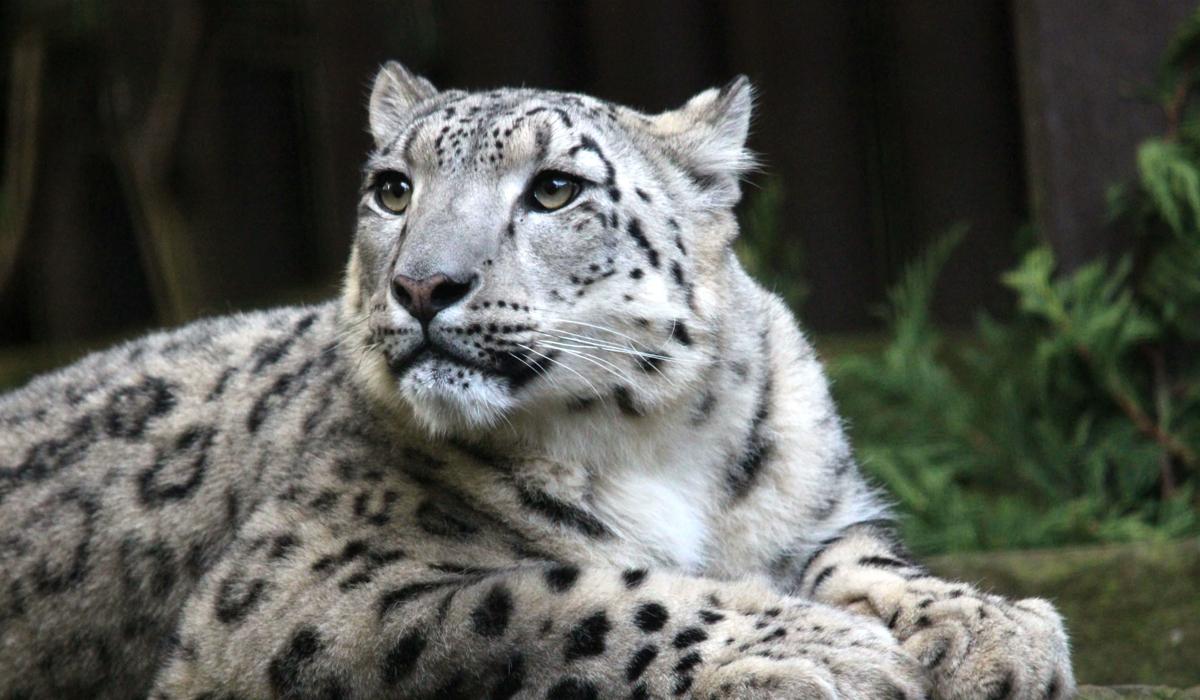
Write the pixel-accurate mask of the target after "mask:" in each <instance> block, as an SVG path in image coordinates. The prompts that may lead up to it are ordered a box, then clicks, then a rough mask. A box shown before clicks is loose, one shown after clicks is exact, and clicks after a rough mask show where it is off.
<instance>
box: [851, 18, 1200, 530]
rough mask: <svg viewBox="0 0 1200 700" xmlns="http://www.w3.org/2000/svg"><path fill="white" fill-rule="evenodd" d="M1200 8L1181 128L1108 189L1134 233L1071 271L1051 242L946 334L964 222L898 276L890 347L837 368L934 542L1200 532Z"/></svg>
mask: <svg viewBox="0 0 1200 700" xmlns="http://www.w3.org/2000/svg"><path fill="white" fill-rule="evenodd" d="M1198 65H1200V11H1197V13H1196V14H1195V15H1194V16H1193V17H1192V18H1190V19H1189V20H1188V21H1187V22H1186V23H1185V25H1184V27H1183V28H1182V29H1181V32H1180V35H1179V37H1178V38H1177V39H1176V40H1175V42H1174V43H1173V44H1172V45H1171V47H1170V48H1169V50H1168V54H1167V59H1166V61H1165V62H1164V66H1163V70H1162V75H1161V80H1162V90H1161V95H1162V98H1161V102H1162V105H1163V110H1164V114H1165V115H1166V122H1167V130H1166V133H1164V134H1163V135H1162V136H1161V137H1159V138H1152V139H1149V140H1147V141H1146V142H1144V143H1142V144H1141V145H1140V147H1139V148H1138V150H1137V154H1136V160H1137V168H1138V169H1137V172H1138V176H1137V180H1136V181H1135V182H1133V183H1130V184H1128V185H1125V186H1123V187H1118V188H1114V190H1113V191H1112V192H1111V193H1110V206H1111V210H1112V213H1113V217H1114V219H1116V220H1119V221H1121V222H1123V224H1125V225H1126V227H1127V228H1129V229H1130V230H1133V231H1135V232H1136V233H1135V236H1136V244H1135V245H1134V246H1133V248H1132V250H1131V251H1130V252H1128V253H1126V254H1124V255H1122V256H1121V257H1119V258H1118V259H1116V260H1115V261H1111V262H1110V261H1105V260H1098V261H1095V262H1093V263H1091V264H1089V265H1086V266H1084V267H1082V268H1080V269H1077V270H1074V271H1071V272H1069V273H1067V272H1062V271H1059V270H1057V268H1056V263H1055V259H1054V255H1053V253H1052V252H1051V250H1050V249H1049V248H1048V247H1047V246H1045V245H1038V246H1034V247H1032V248H1031V249H1029V250H1028V251H1026V253H1025V254H1024V257H1023V259H1022V260H1021V262H1020V264H1019V265H1018V266H1017V268H1016V269H1014V270H1012V271H1010V272H1008V273H1007V274H1006V275H1005V276H1004V278H1003V281H1004V284H1005V285H1007V286H1008V287H1010V288H1011V289H1012V290H1013V291H1014V292H1015V294H1016V297H1017V308H1016V311H1015V313H1014V315H1013V318H1012V319H1011V320H1007V321H998V320H995V319H992V318H988V317H982V318H981V319H980V321H979V324H978V329H977V331H978V332H977V335H976V337H975V338H974V339H972V340H971V341H968V342H957V343H948V342H946V340H945V338H944V337H943V335H942V334H941V333H939V332H938V330H937V328H935V326H934V324H933V323H932V321H931V319H930V313H929V302H930V297H931V295H932V293H933V287H934V283H935V281H936V279H937V275H938V271H939V270H940V269H941V267H942V265H943V264H944V263H945V261H946V259H947V257H948V256H949V254H950V252H951V251H952V249H953V247H954V246H955V245H956V244H957V243H958V242H959V241H960V240H961V239H962V238H963V236H964V235H965V229H964V228H959V229H956V230H954V231H952V232H951V233H950V234H948V235H946V236H945V237H944V238H942V239H941V240H940V241H938V242H937V243H936V244H935V245H934V246H932V248H931V249H930V250H928V251H927V252H926V253H925V254H924V256H923V257H921V258H920V259H919V260H917V261H916V262H915V263H913V264H912V265H911V266H910V267H909V268H908V270H907V272H906V274H905V275H904V276H903V279H902V280H901V282H900V283H899V284H898V285H897V286H896V287H895V288H894V289H893V290H892V291H891V292H890V294H889V297H888V303H887V305H886V308H885V309H884V316H885V318H886V321H887V323H888V326H889V328H890V331H891V340H890V342H889V344H888V345H887V347H886V348H885V349H884V350H883V352H882V353H881V354H880V355H879V356H867V355H849V356H843V357H841V358H838V359H836V360H835V361H834V363H833V366H832V368H831V370H832V374H833V377H834V388H835V393H836V394H837V397H838V399H839V404H840V406H841V408H842V410H843V412H844V414H845V415H846V417H847V419H848V420H849V422H850V426H851V433H852V436H853V439H854V441H855V443H856V448H857V450H858V454H859V457H860V459H861V460H862V462H863V464H864V466H865V468H866V469H867V471H868V472H870V473H871V474H872V475H874V476H875V477H876V478H877V479H878V480H879V481H880V482H882V483H883V484H884V485H885V486H886V487H887V489H888V490H889V491H890V492H891V493H892V494H894V496H895V498H896V499H897V508H898V510H899V511H900V512H901V513H902V514H903V515H904V518H903V524H904V527H905V529H906V530H907V534H908V537H909V541H910V542H912V543H913V544H914V546H916V547H917V548H918V549H920V550H923V551H953V550H966V549H995V548H1013V547H1036V546H1051V545H1060V544H1067V543H1088V542H1112V541H1127V540H1140V539H1162V538H1168V537H1173V536H1179V535H1184V534H1189V533H1197V532H1200V517H1198V508H1197V506H1198V504H1200V500H1198V496H1200V458H1198V456H1197V454H1198V453H1200V352H1198V351H1200V109H1197V108H1196V105H1194V104H1193V100H1191V99H1190V96H1191V93H1192V90H1193V88H1194V87H1195V86H1196V84H1197V82H1198V80H1197V78H1198V77H1200V76H1197V75H1196V71H1195V68H1196V67H1197V66H1198Z"/></svg>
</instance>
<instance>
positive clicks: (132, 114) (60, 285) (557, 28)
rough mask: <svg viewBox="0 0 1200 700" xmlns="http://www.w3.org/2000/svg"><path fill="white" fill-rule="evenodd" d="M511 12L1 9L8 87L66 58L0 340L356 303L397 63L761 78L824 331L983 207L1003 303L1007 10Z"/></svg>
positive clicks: (757, 133) (550, 6)
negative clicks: (384, 101) (378, 121)
mask: <svg viewBox="0 0 1200 700" xmlns="http://www.w3.org/2000/svg"><path fill="white" fill-rule="evenodd" d="M0 3H3V0H0ZM1126 4H1128V5H1129V6H1131V7H1132V6H1134V5H1137V6H1140V3H1139V2H1137V0H1128V2H1127V3H1126ZM72 8H75V9H72ZM79 8H92V10H91V11H88V12H82V11H81V10H79ZM97 8H98V9H97ZM503 8H504V9H503V11H498V6H497V5H495V4H489V3H478V2H471V1H469V0H375V1H374V2H370V3H347V2H338V1H335V0H314V1H312V2H299V1H294V2H293V1H289V0H269V1H268V0H258V1H251V0H240V1H239V0H213V1H210V2H198V1H197V2H189V1H188V0H180V1H179V2H176V3H143V2H138V1H137V0H110V2H107V3H101V4H96V3H62V4H58V3H53V4H46V5H45V7H43V6H42V5H39V4H36V3H32V4H31V3H24V2H15V1H13V0H10V1H9V2H8V3H7V4H0V13H3V14H2V16H3V22H0V35H2V36H0V39H2V40H3V42H4V43H3V44H2V45H0V46H2V47H3V48H4V55H3V56H2V57H0V61H2V62H3V64H2V65H3V75H4V78H3V80H4V82H3V83H2V84H0V85H2V87H3V90H2V91H0V95H5V96H11V95H12V94H14V92H13V89H12V86H13V85H15V84H17V83H18V82H19V79H18V77H16V76H15V75H14V72H13V70H12V63H13V61H12V51H11V50H10V48H9V47H12V46H15V45H16V42H17V41H18V39H19V37H20V36H22V32H26V33H27V32H29V31H36V32H38V33H39V36H40V37H41V46H42V49H43V52H44V56H45V61H44V65H43V69H42V70H43V72H42V75H41V80H40V82H39V84H40V85H41V101H40V109H39V111H38V130H37V131H38V134H37V144H38V148H37V159H36V167H35V168H34V170H33V171H31V173H32V174H30V175H29V177H30V178H32V182H33V184H34V187H33V191H34V194H33V197H32V199H31V203H30V207H29V216H28V217H27V221H28V223H27V225H26V226H24V227H23V229H22V231H21V234H22V235H21V240H20V245H19V246H18V248H17V252H16V254H15V255H16V265H15V266H14V270H13V273H12V274H11V275H8V276H7V277H2V278H0V284H2V285H3V286H2V288H0V343H2V344H9V345H13V344H16V345H20V344H27V343H30V342H40V341H58V340H73V339H74V340H77V339H86V338H92V337H98V336H105V335H111V334H114V333H126V332H131V331H132V330H134V329H138V328H143V327H148V326H151V325H155V324H162V323H176V322H181V321H183V320H186V319H187V318H191V317H194V316H196V315H200V314H213V313H223V312H225V311H226V310H228V309H231V308H239V307H243V306H249V305H259V304H266V303H274V302H278V301H286V300H289V299H311V298H318V297H322V296H329V295H332V294H335V293H336V287H337V280H338V276H339V274H340V270H341V268H342V266H343V264H344V259H345V257H346V253H347V251H348V248H349V242H350V234H351V231H352V225H353V210H354V202H355V199H356V196H357V195H356V192H357V188H358V185H359V180H358V167H359V164H360V161H361V158H362V157H363V154H364V153H365V151H366V149H367V148H368V147H369V139H368V137H367V135H366V133H365V131H364V123H365V110H364V104H365V101H366V95H367V92H368V89H369V84H370V79H371V77H372V75H373V73H374V71H375V69H376V68H377V67H378V66H379V64H380V63H381V62H383V61H384V60H386V59H388V58H398V59H400V60H403V61H405V62H406V63H408V64H409V65H410V66H411V67H413V68H415V69H417V70H419V71H422V72H424V73H425V74H427V75H428V76H430V77H431V78H432V79H433V80H434V82H435V83H436V84H438V85H440V86H445V87H468V88H470V87H486V86H495V85H522V84H523V85H530V86H541V87H549V88H557V89H566V90H578V91H585V92H590V93H593V94H597V95H599V96H601V97H604V98H608V99H612V100H616V101H619V102H623V103H626V104H630V105H632V106H636V107H639V108H643V109H646V110H660V109H663V108H667V107H672V106H676V105H678V104H680V103H682V102H683V101H684V100H686V99H687V97H688V96H690V95H691V94H693V93H695V92H698V91H700V90H702V89H704V88H706V87H709V86H711V85H717V84H721V83H724V82H726V81H728V80H729V79H731V78H732V77H733V76H735V75H736V74H738V73H745V74H748V75H749V76H750V77H751V79H752V80H753V81H754V83H755V84H756V86H757V88H758V112H757V116H756V119H755V121H754V126H753V134H752V137H751V146H752V147H753V148H754V149H755V150H756V151H757V152H758V153H760V154H761V156H762V160H763V163H764V169H763V172H762V173H760V174H759V175H757V176H756V181H757V182H759V183H761V182H763V181H764V180H765V179H767V178H773V179H776V180H778V181H779V182H780V183H781V184H782V187H783V191H784V202H783V210H782V218H781V231H780V234H779V237H778V240H776V241H775V243H774V245H777V246H781V247H782V246H786V247H795V246H799V247H800V248H801V249H802V250H803V253H804V259H805V260H806V261H807V263H806V266H805V269H804V271H803V274H804V276H805V278H806V279H807V282H808V284H809V287H810V288H811V294H810V295H809V297H808V301H807V302H806V304H805V306H804V308H803V309H802V315H803V318H804V321H805V322H806V323H807V325H808V326H809V327H810V328H813V329H815V330H817V331H821V332H828V331H855V330H863V329H869V328H872V327H874V324H875V323H876V320H875V319H874V317H873V316H872V314H871V309H872V307H873V306H874V305H876V304H878V303H879V302H881V301H882V300H883V298H884V290H885V289H886V288H887V286H888V285H889V284H890V283H891V282H893V281H894V280H895V279H896V277H897V274H898V273H899V271H900V269H901V268H902V265H903V263H904V261H905V260H907V259H908V258H909V257H910V256H911V255H912V254H913V253H914V252H916V251H918V250H920V249H921V247H922V246H923V245H924V244H926V243H927V242H928V241H930V240H931V239H932V238H933V237H935V236H936V235H938V234H939V233H941V232H942V231H944V230H945V229H946V228H948V227H949V226H951V225H953V224H955V223H957V222H960V221H967V222H969V223H971V224H972V227H973V232H972V234H971V235H970V237H969V239H968V243H967V244H966V245H964V246H962V248H961V249H960V250H959V251H958V253H957V254H956V256H955V258H954V260H953V261H952V263H951V265H950V268H949V269H948V270H947V273H946V277H945V280H944V283H943V289H942V292H943V293H942V295H941V297H940V300H939V302H938V304H939V305H938V308H937V311H938V314H939V316H940V318H941V319H942V320H943V321H946V322H948V323H952V324H957V323H963V322H966V321H968V320H969V319H970V318H971V317H972V316H973V314H974V313H975V311H976V309H978V308H979V307H981V306H982V307H988V308H992V309H1002V308H1003V307H1004V304H1005V299H1006V297H1005V295H1004V293H1003V291H1002V290H1001V289H1000V288H999V286H998V284H997V283H996V281H995V280H996V278H997V275H998V273H999V272H1000V271H1001V270H1003V269H1005V268H1006V267H1008V266H1010V265H1011V263H1012V261H1013V259H1014V245H1013V243H1012V241H1013V232H1014V231H1015V229H1016V228H1017V227H1018V226H1019V225H1020V224H1021V223H1022V222H1024V221H1025V220H1026V219H1027V217H1028V213H1027V207H1026V199H1027V195H1026V192H1027V187H1026V182H1025V172H1026V169H1025V156H1024V153H1023V150H1022V129H1021V113H1020V108H1019V105H1020V102H1019V90H1018V87H1017V81H1016V77H1015V76H1016V61H1015V58H1014V39H1013V37H1014V21H1013V18H1012V16H1011V12H1010V5H1009V2H1008V0H977V1H975V2H969V3H964V2H958V1H957V0H925V1H922V0H891V1H888V0H863V1H862V2H856V3H814V2H791V1H785V0H661V1H659V2H655V3H645V2H640V1H635V0H587V1H578V0H548V1H545V0H544V1H534V0H512V1H510V2H506V3H504V4H503ZM1080 11H1083V10H1080ZM12 103H13V101H12V100H11V99H6V103H5V106H4V107H0V109H3V110H6V111H5V114H7V111H8V110H11V109H12V107H11V104H12ZM5 133H6V134H8V135H6V136H4V137H3V138H5V139H8V140H10V141H11V139H13V138H14V137H13V136H12V135H11V134H13V133H21V132H19V130H18V131H16V132H14V131H13V130H12V129H11V128H10V129H9V130H8V131H7V132H5ZM11 151H12V149H7V150H6V151H5V152H6V153H10V152H11ZM8 160H9V161H10V162H15V161H13V159H12V158H11V157H9V158H8ZM11 170H13V168H11V167H8V164H6V173H8V172H9V171H11ZM747 191H748V193H749V195H750V196H751V197H752V196H754V194H753V193H754V192H755V184H754V183H752V184H751V186H750V187H748V190H747ZM4 235H5V234H4V232H2V231H0V253H2V251H3V250H4V248H3V236H4ZM3 269H4V267H3V266H0V271H3Z"/></svg>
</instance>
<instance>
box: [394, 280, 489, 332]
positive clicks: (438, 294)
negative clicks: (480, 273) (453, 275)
mask: <svg viewBox="0 0 1200 700" xmlns="http://www.w3.org/2000/svg"><path fill="white" fill-rule="evenodd" d="M475 278H476V276H475V275H472V277H471V278H470V279H469V280H467V281H466V282H455V281H454V280H452V279H450V278H449V277H447V276H445V275H443V274H442V273H440V272H439V273H437V274H435V275H430V276H429V277H426V278H425V279H423V280H415V279H413V278H411V277H405V276H404V275H396V276H395V277H394V278H393V279H392V295H393V296H395V297H396V301H397V302H399V303H400V306H403V307H404V310H405V311H408V313H409V314H410V315H411V316H412V317H413V318H415V319H417V321H418V322H420V324H421V325H422V326H428V325H429V322H430V321H432V320H433V317H434V316H437V315H438V312H440V311H442V310H443V309H447V308H449V307H451V306H454V305H455V304H457V303H458V302H460V301H462V298H463V297H465V296H467V293H468V292H470V291H471V286H472V284H473V283H474V281H475Z"/></svg>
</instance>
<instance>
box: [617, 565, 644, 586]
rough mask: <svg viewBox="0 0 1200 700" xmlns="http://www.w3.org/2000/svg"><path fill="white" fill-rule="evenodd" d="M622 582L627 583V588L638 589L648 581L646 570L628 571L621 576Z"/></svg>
mask: <svg viewBox="0 0 1200 700" xmlns="http://www.w3.org/2000/svg"><path fill="white" fill-rule="evenodd" d="M621 580H622V581H624V582H625V587H626V588H630V589H632V588H637V587H638V586H640V585H642V584H643V583H645V581H646V570H645V569H626V570H625V571H624V572H623V573H622V574H621Z"/></svg>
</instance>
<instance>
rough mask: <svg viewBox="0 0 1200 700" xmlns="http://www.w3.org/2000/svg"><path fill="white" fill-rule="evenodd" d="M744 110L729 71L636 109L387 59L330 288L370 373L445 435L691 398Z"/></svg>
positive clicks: (726, 234)
mask: <svg viewBox="0 0 1200 700" xmlns="http://www.w3.org/2000/svg"><path fill="white" fill-rule="evenodd" d="M749 109H750V93H749V87H748V85H747V84H746V82H745V81H744V79H742V80H740V81H735V83H732V84H731V85H730V86H727V87H726V88H725V89H723V90H720V91H718V90H709V91H707V92H705V93H701V94H700V95H698V96H697V97H696V98H694V99H693V100H692V101H691V102H689V103H688V104H687V105H686V106H685V107H683V108H682V109H680V110H677V111H673V112H667V113H664V114H662V115H658V116H653V117H646V116H644V115H641V114H639V113H636V112H634V111H632V110H629V109H626V108H623V107H617V106H614V105H611V104H609V103H605V102H602V101H600V100H596V99H594V98H591V97H587V96H583V95H573V94H564V93H556V92H547V91H540V90H525V89H522V90H498V91H494V92H487V93H463V92H457V91H455V92H441V93H439V92H437V91H436V90H434V88H433V87H432V86H431V85H429V83H427V82H426V81H424V80H423V79H421V78H417V77H414V76H412V75H411V74H409V73H408V72H407V71H405V70H404V69H403V68H402V67H400V66H399V65H398V64H394V63H393V64H389V65H388V66H386V67H385V68H384V69H383V70H382V71H381V72H380V75H379V77H378V78H377V79H376V83H375V89H374V92H373V94H372V97H371V131H372V133H373V135H374V136H375V141H376V149H375V151H374V152H373V153H372V154H371V156H370V158H369V160H368V162H367V165H366V168H365V178H364V187H363V191H362V199H361V202H360V204H359V209H358V212H359V217H358V233H357V239H356V243H355V253H354V256H353V258H352V263H351V265H352V269H351V275H350V276H349V277H350V281H349V283H348V286H347V291H346V295H345V301H346V307H347V310H348V313H351V314H354V315H355V317H356V319H357V320H358V322H359V326H360V329H361V331H362V333H363V336H364V337H363V339H362V340H363V347H364V353H366V355H367V357H368V359H369V360H373V361H374V362H375V365H376V366H377V367H378V368H380V369H379V371H378V372H376V374H377V378H376V383H379V382H380V381H382V382H385V383H386V384H387V385H388V387H389V388H388V391H392V392H395V394H396V395H398V396H399V397H400V398H401V399H402V400H403V401H404V402H405V403H407V404H408V405H409V406H410V407H411V409H412V411H413V412H414V413H415V415H416V416H417V417H418V419H419V420H420V421H421V422H422V423H424V424H425V425H426V427H428V428H429V429H431V430H434V431H441V432H446V431H454V430H458V429H463V428H485V427H489V426H492V425H494V424H495V423H497V422H498V421H501V420H502V419H504V417H505V416H506V415H507V414H509V413H510V412H512V411H515V410H531V411H542V410H549V411H576V412H578V411H590V410H611V411H614V412H616V411H619V412H621V413H625V414H627V415H630V416H637V415H641V414H643V413H646V412H649V411H652V410H657V409H659V408H661V407H663V406H664V405H669V404H670V403H671V402H673V401H678V400H681V399H683V398H685V397H691V394H692V393H695V392H696V391H699V388H698V386H699V384H700V383H701V370H702V367H703V366H704V365H705V364H707V363H705V362H704V361H703V360H704V358H705V357H706V356H707V355H709V354H711V344H712V339H711V338H709V337H708V335H709V334H708V332H707V328H708V327H709V324H708V323H707V322H706V318H711V317H712V316H713V315H714V314H715V313H719V310H718V309H717V308H716V306H717V303H718V302H717V301H716V299H715V298H714V292H713V290H712V287H713V285H714V284H715V283H714V282H713V280H714V279H718V278H719V275H720V274H721V270H723V269H724V267H725V266H726V265H728V264H731V263H730V262H729V261H730V259H731V258H730V254H729V242H730V239H731V238H732V236H733V235H734V231H735V227H734V225H733V220H732V214H731V208H732V206H733V204H734V203H736V201H737V198H738V184H737V180H738V177H739V175H740V174H741V172H742V170H743V169H744V168H745V167H746V166H747V164H748V158H747V156H746V154H745V152H744V150H743V143H744V139H745V135H746V128H747V121H748V118H749ZM383 367H386V372H384V371H383V370H382V368H383Z"/></svg>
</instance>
